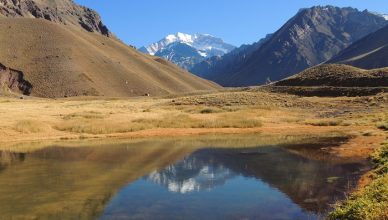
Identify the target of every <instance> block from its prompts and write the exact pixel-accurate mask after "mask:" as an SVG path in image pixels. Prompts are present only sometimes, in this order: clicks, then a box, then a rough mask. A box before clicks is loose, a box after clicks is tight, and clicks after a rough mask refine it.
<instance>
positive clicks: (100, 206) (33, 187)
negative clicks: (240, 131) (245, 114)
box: [0, 139, 368, 220]
mask: <svg viewBox="0 0 388 220" xmlns="http://www.w3.org/2000/svg"><path fill="white" fill-rule="evenodd" d="M218 141H219V140H218ZM258 141H259V140H258ZM336 141H338V142H339V141H344V140H343V139H336V140H332V139H331V140H327V141H322V140H321V141H320V143H303V144H295V143H294V144H277V145H269V144H263V143H257V144H256V145H252V143H250V146H249V147H247V146H245V145H244V144H243V142H241V140H240V141H237V142H236V143H234V144H232V145H235V146H232V147H230V146H228V147H217V142H214V143H211V145H205V143H200V144H198V143H196V144H193V143H192V142H189V143H186V142H185V141H183V140H182V141H179V140H178V141H177V140H174V141H144V142H136V143H121V144H108V145H101V146H94V147H87V146H83V147H62V146H50V147H44V148H41V149H39V150H29V151H26V152H12V151H1V152H0V158H1V159H0V215H1V216H2V218H1V219H12V218H21V219H24V218H38V219H39V218H44V219H103V220H105V219H321V218H323V217H324V216H325V214H326V213H327V211H328V210H330V204H332V203H333V202H334V201H336V200H338V199H342V198H343V197H344V193H346V192H347V191H348V190H350V189H351V188H352V187H353V186H354V184H355V182H356V181H357V180H358V178H359V176H360V175H361V174H362V173H363V172H365V169H367V167H368V164H367V163H366V162H365V161H358V160H352V159H346V160H345V159H342V158H335V157H333V156H332V155H329V154H328V153H326V151H324V150H322V149H323V148H326V147H328V146H331V145H333V143H334V142H336ZM201 144H202V145H203V146H201ZM208 144H210V143H208ZM239 145H242V146H239Z"/></svg>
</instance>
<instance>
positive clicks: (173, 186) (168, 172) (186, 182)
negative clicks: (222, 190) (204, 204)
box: [145, 152, 236, 194]
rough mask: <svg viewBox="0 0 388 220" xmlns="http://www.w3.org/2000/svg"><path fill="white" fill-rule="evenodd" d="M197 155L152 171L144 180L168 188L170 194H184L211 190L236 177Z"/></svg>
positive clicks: (197, 153)
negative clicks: (160, 169)
mask: <svg viewBox="0 0 388 220" xmlns="http://www.w3.org/2000/svg"><path fill="white" fill-rule="evenodd" d="M199 154H200V153H199V152H196V153H194V154H193V155H191V156H189V157H187V158H185V159H183V160H182V161H180V162H178V163H176V164H174V165H170V166H168V167H166V168H165V169H163V170H162V171H159V172H158V171H154V172H152V173H151V174H150V175H148V176H146V177H145V179H146V180H149V181H152V182H154V183H157V184H159V185H162V186H164V187H166V188H168V190H169V191H170V192H175V193H182V194H185V193H189V192H192V191H200V190H211V189H212V188H214V187H216V186H219V185H223V184H225V182H226V181H227V180H228V179H231V178H233V177H235V176H236V174H235V173H234V172H232V171H231V170H230V169H228V168H225V167H224V166H223V165H218V164H213V163H212V162H211V161H207V160H202V159H203V158H201V157H200V155H199Z"/></svg>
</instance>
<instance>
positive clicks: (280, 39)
mask: <svg viewBox="0 0 388 220" xmlns="http://www.w3.org/2000/svg"><path fill="white" fill-rule="evenodd" d="M386 24H387V21H386V20H385V19H384V17H382V16H381V15H376V14H374V13H371V12H368V11H362V12H361V11H358V10H357V9H353V8H338V7H333V6H326V7H321V6H317V7H312V8H308V9H302V10H300V11H299V12H298V13H297V14H296V15H295V16H294V17H293V18H291V19H290V20H289V21H288V22H287V23H286V24H285V25H284V26H283V27H281V28H280V29H279V30H278V31H277V32H276V33H274V34H273V35H272V36H271V37H270V39H267V40H266V42H265V43H263V44H262V45H260V46H259V47H258V49H256V50H255V51H254V52H252V53H251V54H250V55H248V57H244V58H243V59H242V58H241V57H238V56H237V58H236V59H235V60H241V61H238V62H236V64H234V66H237V68H231V69H230V70H228V68H226V67H225V66H224V65H225V63H223V62H221V64H219V66H218V65H217V63H216V64H214V65H213V63H211V65H213V66H212V67H211V68H210V71H209V72H206V68H204V69H205V71H204V72H202V70H200V69H199V68H197V67H194V68H193V69H192V70H193V72H195V73H197V74H198V75H201V76H203V77H205V78H207V79H211V80H214V81H216V82H218V83H219V84H221V85H224V86H250V85H258V84H263V83H266V82H267V81H277V80H280V79H283V78H286V77H289V76H291V75H293V74H295V73H298V72H300V71H302V70H304V69H306V68H308V67H311V66H314V65H317V64H320V63H322V62H325V61H327V60H329V59H331V58H332V57H334V56H335V55H337V54H338V53H339V52H340V51H342V50H343V49H345V48H346V47H348V46H349V45H351V44H352V43H354V42H355V41H357V40H359V39H361V38H362V37H365V36H366V35H367V34H369V33H372V32H374V31H377V30H378V29H380V28H382V27H384V26H385V25H386ZM226 63H228V62H226ZM208 69H209V68H208ZM218 69H222V70H224V71H218Z"/></svg>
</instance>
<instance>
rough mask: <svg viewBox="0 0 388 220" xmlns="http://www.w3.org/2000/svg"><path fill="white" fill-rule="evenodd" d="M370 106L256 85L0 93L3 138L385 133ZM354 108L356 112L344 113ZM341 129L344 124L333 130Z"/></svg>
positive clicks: (378, 111)
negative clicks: (185, 91) (148, 91)
mask: <svg viewBox="0 0 388 220" xmlns="http://www.w3.org/2000/svg"><path fill="white" fill-rule="evenodd" d="M384 100H386V99H385V98H384V97H382V99H381V100H380V99H378V101H379V106H381V105H382V104H384V103H383V101H384ZM364 103H365V101H364V100H361V99H360V100H358V98H354V99H351V98H317V97H310V98H302V97H296V96H291V95H284V94H272V93H267V92H262V91H256V90H252V91H239V90H236V91H231V92H218V93H213V94H198V95H192V96H190V95H186V96H185V97H181V98H180V97H174V99H167V98H166V99H163V98H155V99H150V98H146V97H144V98H143V97H142V98H133V99H129V100H128V99H118V98H115V99H113V98H110V99H104V100H102V99H98V98H72V99H58V100H47V99H37V98H30V97H27V98H26V99H24V100H20V99H17V98H10V97H4V98H0V114H2V120H1V121H0V140H3V141H8V140H15V141H17V140H42V139H78V138H79V137H84V138H91V137H93V138H94V137H99V138H104V137H114V136H133V135H134V134H133V133H138V131H142V132H141V134H142V135H143V134H147V131H144V130H150V132H151V133H152V135H154V134H155V132H156V133H157V132H159V133H163V135H174V133H168V132H164V131H163V129H166V130H168V129H175V132H179V133H181V134H183V133H184V132H187V133H191V131H193V130H195V129H197V130H198V129H203V130H204V132H205V133H206V132H218V131H219V132H227V133H228V132H244V130H243V129H245V128H257V129H247V130H250V131H253V130H255V131H256V132H259V131H260V132H261V131H266V130H268V131H269V130H271V129H273V128H285V129H286V128H292V129H295V128H296V129H297V128H299V127H306V126H309V125H313V126H315V127H316V128H311V129H316V130H319V129H326V128H323V127H329V128H330V129H341V130H342V129H345V128H343V127H344V126H348V127H347V128H346V130H355V129H356V130H357V129H359V128H354V126H356V127H357V126H371V127H370V128H368V131H370V132H372V133H373V135H379V132H380V133H381V132H382V131H381V130H380V131H379V130H378V129H377V127H376V124H377V123H380V122H384V121H385V120H386V117H387V115H388V114H387V113H386V111H385V110H384V109H385V108H380V107H379V106H374V107H373V108H368V109H366V108H365V105H367V104H364ZM229 104H230V105H229ZM326 106H328V107H329V108H330V109H329V110H325V113H324V114H325V115H326V114H327V117H326V116H325V117H321V113H320V111H321V110H322V109H323V108H325V107H326ZM347 109H350V110H349V111H348V112H350V111H351V112H352V113H353V114H351V115H350V114H348V113H347V114H343V113H341V114H339V113H337V112H342V111H344V110H347ZM367 111H368V112H367ZM366 112H367V113H366ZM306 119H307V120H306ZM336 126H341V128H334V127H336ZM372 126H373V127H372ZM321 127H322V128H321ZM331 127H332V128H331ZM228 128H230V129H229V131H226V129H228ZM209 129H210V130H209ZM217 129H218V130H217ZM237 129H242V130H237ZM374 129H375V130H374ZM155 130H157V131H155ZM232 130H233V131H232ZM169 132H173V131H172V130H170V131H169ZM198 132H199V131H198ZM20 133H23V135H20ZM127 133H128V134H127ZM360 135H362V134H361V133H360Z"/></svg>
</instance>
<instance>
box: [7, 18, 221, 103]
mask: <svg viewBox="0 0 388 220" xmlns="http://www.w3.org/2000/svg"><path fill="white" fill-rule="evenodd" d="M0 28H1V30H2V31H1V33H0V51H1V52H0V63H3V64H4V65H6V66H9V67H12V68H15V69H18V70H21V71H23V72H24V74H25V78H26V80H28V81H29V82H31V83H32V85H33V90H32V95H34V96H41V97H64V96H80V95H98V96H121V97H123V96H137V95H144V94H145V93H148V94H151V95H152V96H153V95H164V94H174V93H183V92H193V91H197V90H213V89H215V88H219V86H218V85H216V84H213V83H211V82H209V81H206V80H203V79H201V78H198V77H196V76H194V75H192V74H190V73H188V72H185V71H184V70H181V69H180V68H178V67H176V66H175V65H172V64H170V63H168V62H165V61H164V60H160V59H157V58H154V57H151V56H146V55H143V54H140V53H139V52H137V51H136V50H135V49H133V48H131V47H129V46H127V45H125V44H123V43H122V42H120V41H118V40H117V39H112V38H108V37H105V36H102V35H100V34H97V33H89V32H86V31H83V30H80V29H79V28H74V27H72V26H65V25H59V24H55V23H51V22H48V21H45V20H41V19H28V18H12V19H8V18H2V19H0Z"/></svg>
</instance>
